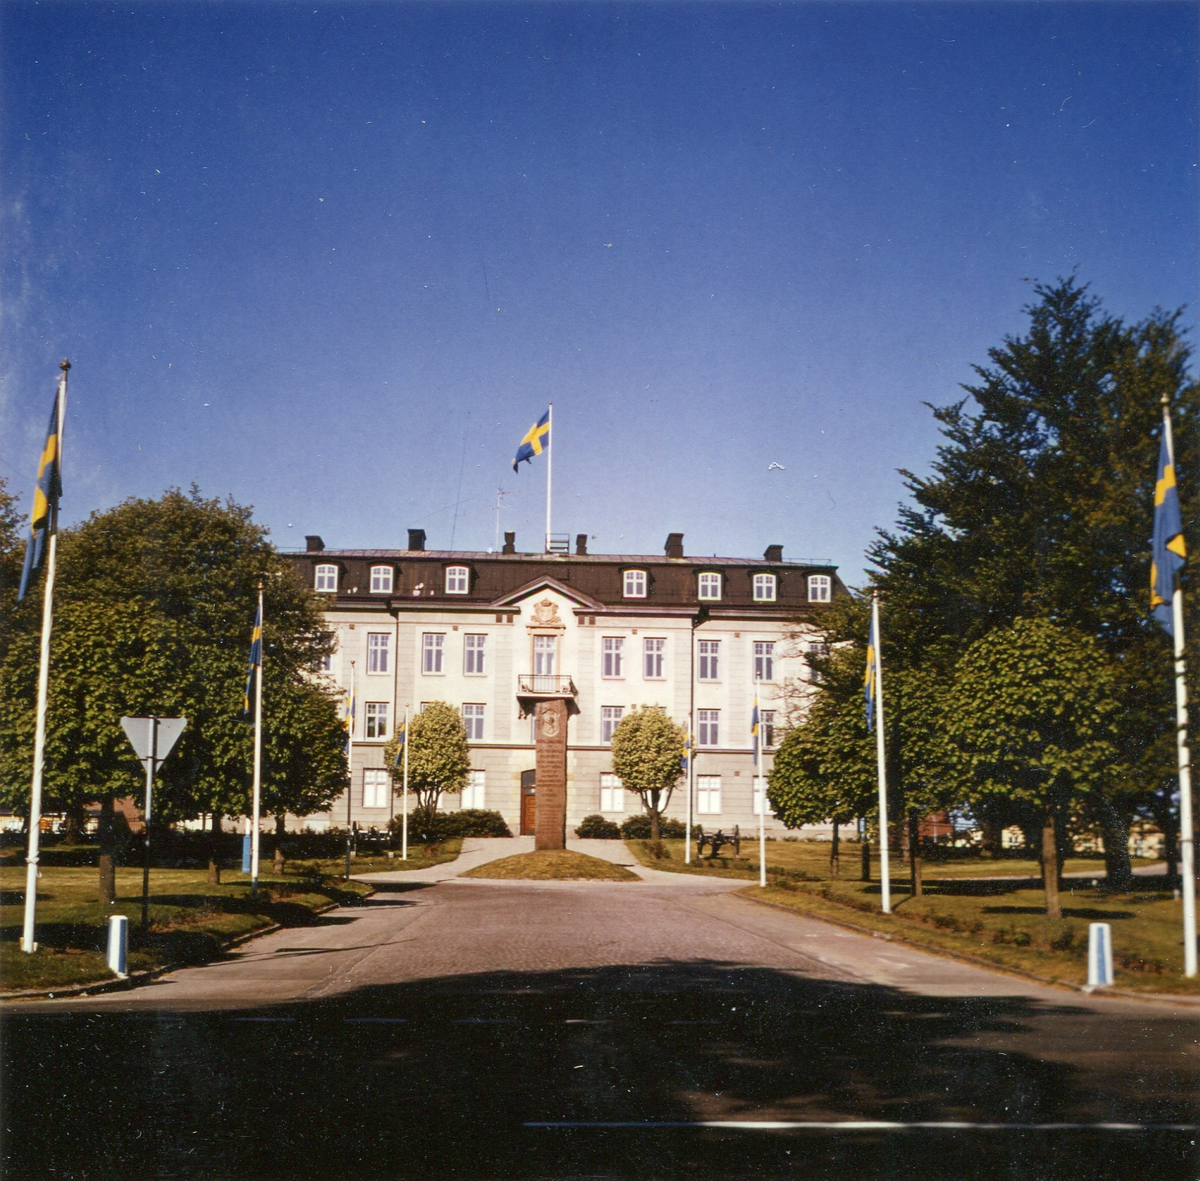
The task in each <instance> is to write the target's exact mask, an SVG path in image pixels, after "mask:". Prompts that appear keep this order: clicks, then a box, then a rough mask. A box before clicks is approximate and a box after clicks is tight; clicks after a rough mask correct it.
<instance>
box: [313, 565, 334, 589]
mask: <svg viewBox="0 0 1200 1181" xmlns="http://www.w3.org/2000/svg"><path fill="white" fill-rule="evenodd" d="M337 576H338V568H337V567H336V566H318V567H317V578H316V582H314V583H313V587H314V589H315V590H319V591H336V590H337Z"/></svg>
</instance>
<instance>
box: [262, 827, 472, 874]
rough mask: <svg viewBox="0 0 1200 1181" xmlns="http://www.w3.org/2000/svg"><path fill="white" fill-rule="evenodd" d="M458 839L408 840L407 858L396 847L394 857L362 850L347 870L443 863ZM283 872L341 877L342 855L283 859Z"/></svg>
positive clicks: (393, 870)
mask: <svg viewBox="0 0 1200 1181" xmlns="http://www.w3.org/2000/svg"><path fill="white" fill-rule="evenodd" d="M462 843H463V839H462V837H447V838H446V840H444V841H442V843H441V844H440V845H431V846H425V845H419V844H415V843H414V844H410V845H409V846H408V860H407V861H406V860H404V859H403V858H401V856H400V850H399V849H396V850H395V856H394V857H388V855H387V854H386V853H369V854H363V855H362V856H359V857H352V858H351V859H350V872H351V873H352V874H356V873H403V872H406V871H408V870H413V869H428V868H429V867H430V866H431V865H445V864H446V863H447V862H448V861H454V860H455V859H456V858H457V857H458V855H459V853H461V852H462ZM264 864H266V863H265V862H264ZM284 872H285V873H286V874H320V875H325V876H328V877H343V876H344V875H345V873H346V857H345V854H343V855H342V856H341V857H322V858H320V859H312V858H310V859H309V860H307V861H287V862H285V863H284Z"/></svg>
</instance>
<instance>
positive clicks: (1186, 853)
mask: <svg viewBox="0 0 1200 1181" xmlns="http://www.w3.org/2000/svg"><path fill="white" fill-rule="evenodd" d="M1162 408H1163V439H1164V440H1165V442H1166V447H1167V456H1168V460H1169V462H1170V465H1171V478H1170V487H1171V490H1172V492H1173V494H1174V495H1175V496H1176V497H1177V496H1178V493H1177V492H1174V487H1175V483H1174V481H1175V475H1174V469H1175V440H1174V437H1173V435H1172V432H1171V406H1170V403H1169V402H1168V400H1167V396H1166V394H1163V399H1162ZM1159 482H1160V486H1162V487H1161V492H1160V488H1156V489H1155V498H1154V499H1155V509H1156V513H1157V510H1158V506H1159V500H1160V495H1165V493H1166V491H1167V489H1166V487H1165V484H1166V481H1165V480H1164V479H1163V477H1162V476H1160V478H1159ZM1168 540H1170V539H1168ZM1168 548H1169V547H1168ZM1174 584H1175V585H1174V590H1173V592H1172V594H1171V622H1172V624H1173V625H1174V627H1173V631H1174V635H1173V637H1172V639H1173V640H1174V656H1175V748H1176V754H1177V757H1178V765H1179V854H1180V860H1181V861H1182V862H1183V867H1182V868H1183V872H1182V880H1181V882H1180V885H1181V886H1182V888H1183V972H1184V975H1185V976H1195V975H1196V970H1197V965H1196V852H1195V835H1194V831H1193V830H1194V823H1195V822H1194V820H1193V818H1192V763H1191V753H1190V751H1189V750H1188V710H1187V675H1186V674H1187V666H1186V663H1185V660H1184V651H1183V649H1184V633H1183V590H1182V588H1181V587H1180V585H1179V580H1178V579H1177V578H1176V579H1174ZM1167 868H1168V871H1170V869H1171V868H1172V867H1170V866H1168V867H1167Z"/></svg>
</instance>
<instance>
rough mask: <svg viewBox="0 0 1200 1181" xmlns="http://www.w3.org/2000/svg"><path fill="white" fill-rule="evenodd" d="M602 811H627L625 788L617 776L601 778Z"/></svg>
mask: <svg viewBox="0 0 1200 1181" xmlns="http://www.w3.org/2000/svg"><path fill="white" fill-rule="evenodd" d="M600 811H601V812H624V811H625V787H624V785H623V784H622V783H621V781H620V779H618V778H617V777H616V776H615V775H612V774H607V775H601V776H600Z"/></svg>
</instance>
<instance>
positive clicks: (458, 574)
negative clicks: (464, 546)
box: [446, 566, 471, 595]
mask: <svg viewBox="0 0 1200 1181" xmlns="http://www.w3.org/2000/svg"><path fill="white" fill-rule="evenodd" d="M470 577H471V572H470V570H468V569H467V568H466V566H447V567H446V594H448V595H465V594H466V593H467V584H468V583H469V581H470Z"/></svg>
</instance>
